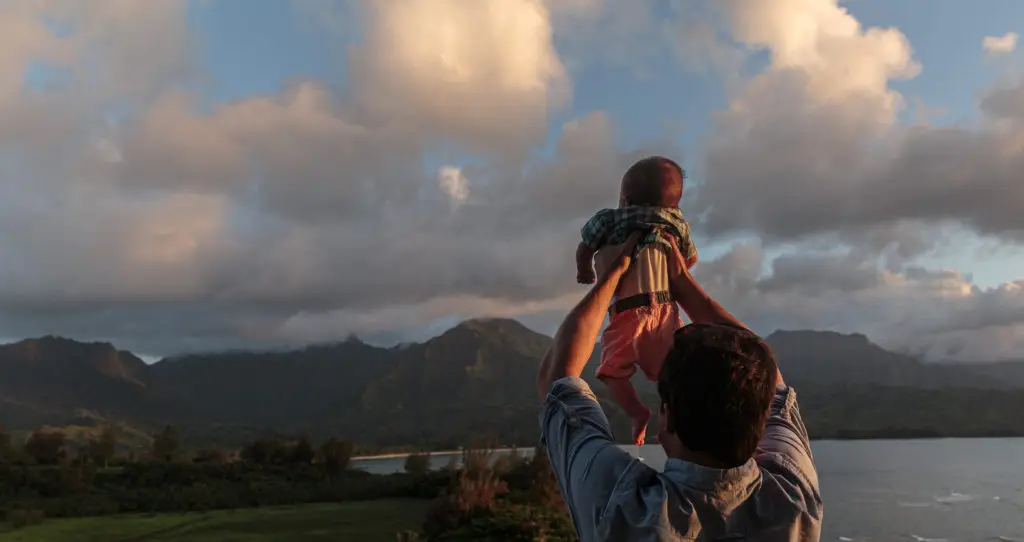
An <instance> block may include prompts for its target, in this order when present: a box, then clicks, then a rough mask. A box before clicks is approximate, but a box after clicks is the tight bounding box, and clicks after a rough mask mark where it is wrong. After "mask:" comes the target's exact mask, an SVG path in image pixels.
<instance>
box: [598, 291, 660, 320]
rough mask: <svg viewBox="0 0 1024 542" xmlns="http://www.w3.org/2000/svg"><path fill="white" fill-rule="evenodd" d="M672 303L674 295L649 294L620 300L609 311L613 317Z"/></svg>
mask: <svg viewBox="0 0 1024 542" xmlns="http://www.w3.org/2000/svg"><path fill="white" fill-rule="evenodd" d="M671 302H672V294H670V293H668V292H664V291H662V292H651V293H648V294H637V295H631V296H629V297H627V298H625V299H620V300H618V301H616V302H615V303H613V304H612V306H611V308H610V309H608V311H609V312H610V313H611V314H612V315H616V314H618V313H620V312H624V311H628V310H630V309H639V308H640V307H649V306H651V305H663V304H665V303H671Z"/></svg>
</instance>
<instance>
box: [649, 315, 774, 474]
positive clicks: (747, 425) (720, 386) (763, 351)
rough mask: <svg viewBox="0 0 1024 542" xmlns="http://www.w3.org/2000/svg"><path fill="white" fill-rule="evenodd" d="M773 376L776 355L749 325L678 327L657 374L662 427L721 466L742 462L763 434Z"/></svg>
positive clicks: (772, 390) (772, 394)
mask: <svg viewBox="0 0 1024 542" xmlns="http://www.w3.org/2000/svg"><path fill="white" fill-rule="evenodd" d="M777 378H778V369H777V366H776V364H775V356H774V355H772V351H771V349H770V348H769V347H768V345H767V344H766V343H765V342H764V341H763V340H762V339H761V338H760V337H758V336H757V335H755V334H754V333H752V332H751V331H748V330H746V329H741V328H737V327H734V326H730V325H693V324H691V325H689V326H685V327H683V328H680V329H679V331H677V332H676V336H675V341H674V343H673V345H672V349H671V351H670V352H669V354H668V356H667V357H666V359H665V363H664V365H662V367H661V373H660V374H659V375H658V395H659V396H660V397H661V410H660V413H659V420H660V424H661V431H662V432H663V433H664V434H665V435H666V436H669V437H675V438H676V439H678V442H679V444H681V445H682V447H683V448H685V450H687V451H689V452H693V453H697V454H701V455H703V456H705V457H709V458H711V459H712V460H713V461H714V462H715V463H717V464H719V465H721V466H722V467H734V466H738V465H741V464H743V463H745V462H746V461H747V460H748V459H750V457H752V456H753V455H754V450H755V449H756V448H757V443H758V441H759V440H761V437H762V436H763V435H764V429H765V424H766V423H767V421H768V410H769V407H770V406H771V401H772V398H773V396H774V394H775V383H776V381H777ZM661 440H662V443H663V444H666V437H662V438H661ZM666 452H669V450H668V449H666Z"/></svg>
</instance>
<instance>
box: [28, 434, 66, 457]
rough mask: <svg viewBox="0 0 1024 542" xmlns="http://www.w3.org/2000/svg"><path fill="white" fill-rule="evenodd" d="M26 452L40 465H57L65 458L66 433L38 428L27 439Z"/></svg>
mask: <svg viewBox="0 0 1024 542" xmlns="http://www.w3.org/2000/svg"><path fill="white" fill-rule="evenodd" d="M24 450H25V454H26V455H28V456H29V457H31V458H32V459H33V460H34V461H35V462H36V464H38V465H56V464H57V463H60V462H61V461H63V460H64V458H65V457H66V456H67V452H66V451H65V450H64V433H61V432H60V431H45V430H43V429H36V430H35V431H33V432H32V434H31V435H30V436H29V437H28V440H26V441H25V447H24Z"/></svg>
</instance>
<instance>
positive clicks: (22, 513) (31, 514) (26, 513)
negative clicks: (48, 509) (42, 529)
mask: <svg viewBox="0 0 1024 542" xmlns="http://www.w3.org/2000/svg"><path fill="white" fill-rule="evenodd" d="M42 521H43V511H42V510H37V509H35V508H31V509H25V510H11V511H9V512H7V522H8V523H10V524H11V527H13V528H15V529H20V528H22V527H27V526H29V525H35V524H37V523H40V522H42Z"/></svg>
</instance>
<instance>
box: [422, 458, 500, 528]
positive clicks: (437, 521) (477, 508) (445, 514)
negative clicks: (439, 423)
mask: <svg viewBox="0 0 1024 542" xmlns="http://www.w3.org/2000/svg"><path fill="white" fill-rule="evenodd" d="M490 457H491V453H490V451H489V450H466V451H465V452H464V453H463V460H462V469H460V470H459V472H458V474H457V475H455V476H453V477H452V479H451V482H450V484H449V487H448V488H447V489H445V490H444V491H442V492H441V494H440V495H438V497H437V498H436V499H434V502H433V503H432V504H431V506H430V508H429V509H428V511H427V517H426V520H425V521H424V523H423V531H424V532H425V533H426V534H427V536H429V537H436V536H438V535H440V534H443V533H445V532H447V531H450V530H452V529H454V528H456V527H458V526H460V525H463V524H465V523H466V522H467V521H469V520H470V519H472V518H473V517H474V516H476V515H478V514H481V513H487V512H490V511H492V510H493V509H494V508H495V505H496V503H497V499H498V497H500V496H502V495H504V494H505V493H507V492H508V484H506V483H505V481H504V480H502V479H501V478H500V477H498V475H497V474H496V473H495V472H494V470H493V469H491V466H490Z"/></svg>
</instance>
